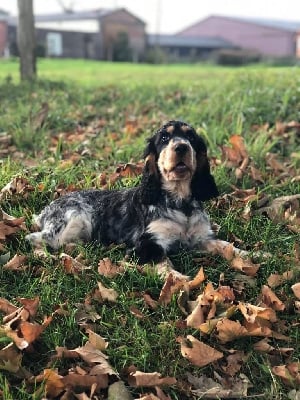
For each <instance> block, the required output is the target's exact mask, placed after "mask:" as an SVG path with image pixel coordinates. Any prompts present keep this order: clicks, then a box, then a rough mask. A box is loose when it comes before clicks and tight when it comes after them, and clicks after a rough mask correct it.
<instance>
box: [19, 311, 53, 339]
mask: <svg viewBox="0 0 300 400" xmlns="http://www.w3.org/2000/svg"><path fill="white" fill-rule="evenodd" d="M51 321H52V317H51V316H50V317H47V318H45V319H44V322H43V323H42V324H41V325H39V324H37V323H31V322H28V321H22V322H21V323H20V326H19V329H20V332H21V333H22V336H23V338H24V339H25V340H26V342H27V343H32V342H34V341H35V340H36V339H38V338H39V336H40V335H41V333H42V332H43V331H44V330H45V329H46V328H47V326H48V325H49V324H50V323H51Z"/></svg>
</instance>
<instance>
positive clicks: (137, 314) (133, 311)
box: [129, 306, 146, 319]
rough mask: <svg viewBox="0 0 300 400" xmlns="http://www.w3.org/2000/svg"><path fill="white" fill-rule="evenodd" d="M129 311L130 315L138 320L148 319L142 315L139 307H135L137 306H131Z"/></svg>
mask: <svg viewBox="0 0 300 400" xmlns="http://www.w3.org/2000/svg"><path fill="white" fill-rule="evenodd" d="M129 311H130V313H131V314H132V315H133V316H135V317H136V318H138V319H145V318H146V316H145V315H144V314H143V313H142V311H141V310H139V309H138V308H137V307H135V306H130V307H129Z"/></svg>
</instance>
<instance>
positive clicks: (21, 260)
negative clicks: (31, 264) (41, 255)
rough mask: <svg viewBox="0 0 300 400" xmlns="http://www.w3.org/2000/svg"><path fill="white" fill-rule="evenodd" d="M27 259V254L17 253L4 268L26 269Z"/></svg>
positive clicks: (10, 269)
mask: <svg viewBox="0 0 300 400" xmlns="http://www.w3.org/2000/svg"><path fill="white" fill-rule="evenodd" d="M26 261H27V256H24V255H18V254H16V255H15V256H14V257H13V258H12V259H11V260H10V261H8V262H7V263H6V264H5V265H3V267H2V268H3V269H6V270H9V271H24V270H25V269H26V268H27V267H26V266H25V265H24V264H25V262H26Z"/></svg>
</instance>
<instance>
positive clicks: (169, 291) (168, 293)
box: [158, 272, 186, 306]
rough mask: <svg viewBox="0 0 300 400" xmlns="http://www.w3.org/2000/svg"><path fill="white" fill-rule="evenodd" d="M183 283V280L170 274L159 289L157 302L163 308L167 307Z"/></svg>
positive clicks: (184, 281)
mask: <svg viewBox="0 0 300 400" xmlns="http://www.w3.org/2000/svg"><path fill="white" fill-rule="evenodd" d="M185 283H186V280H185V279H182V278H180V277H177V276H175V275H174V274H173V273H172V272H170V273H169V275H168V276H167V279H166V280H165V283H164V285H163V287H162V289H161V292H160V295H159V299H158V302H159V303H160V304H162V305H164V306H166V305H168V304H169V303H170V302H171V300H172V296H173V294H175V293H177V292H178V291H179V290H180V289H181V288H182V286H183V285H184V284H185Z"/></svg>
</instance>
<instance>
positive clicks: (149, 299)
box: [143, 293, 158, 310]
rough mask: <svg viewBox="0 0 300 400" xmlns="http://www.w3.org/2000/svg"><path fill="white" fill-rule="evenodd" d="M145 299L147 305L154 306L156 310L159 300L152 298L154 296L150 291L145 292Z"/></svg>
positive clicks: (153, 308)
mask: <svg viewBox="0 0 300 400" xmlns="http://www.w3.org/2000/svg"><path fill="white" fill-rule="evenodd" d="M143 299H144V301H145V303H146V304H147V306H149V307H150V308H152V310H155V309H156V308H157V306H158V302H157V301H156V300H154V299H152V297H151V296H150V295H149V294H148V293H143Z"/></svg>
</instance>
